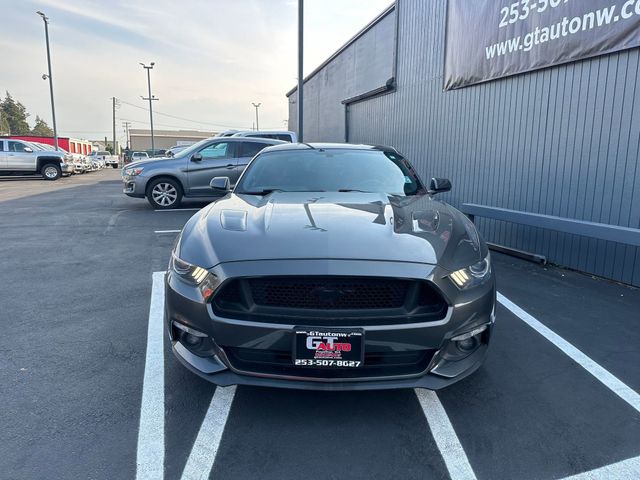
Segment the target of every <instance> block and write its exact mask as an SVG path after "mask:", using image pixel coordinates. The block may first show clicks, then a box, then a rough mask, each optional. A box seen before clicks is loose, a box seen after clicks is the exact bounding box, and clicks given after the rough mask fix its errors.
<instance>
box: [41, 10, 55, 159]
mask: <svg viewBox="0 0 640 480" xmlns="http://www.w3.org/2000/svg"><path fill="white" fill-rule="evenodd" d="M36 13H37V14H38V15H40V17H42V21H43V22H44V36H45V38H46V40H47V65H48V67H49V74H48V75H47V74H45V75H42V79H43V80H46V79H47V78H48V79H49V93H50V94H51V117H52V118H53V143H54V146H55V149H56V150H58V128H57V127H56V105H55V103H54V101H53V78H51V51H50V50H49V17H47V16H46V15H45V14H44V13H42V12H41V11H37V12H36Z"/></svg>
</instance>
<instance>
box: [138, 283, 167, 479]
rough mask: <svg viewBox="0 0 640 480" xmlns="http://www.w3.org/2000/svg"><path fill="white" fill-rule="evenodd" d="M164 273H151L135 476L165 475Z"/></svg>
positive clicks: (139, 477)
mask: <svg viewBox="0 0 640 480" xmlns="http://www.w3.org/2000/svg"><path fill="white" fill-rule="evenodd" d="M164 275H165V273H164V272H154V273H153V285H152V289H151V306H150V307H149V326H148V328H147V356H146V360H145V364H144V383H143V385H142V403H141V406H140V427H139V429H138V448H137V455H136V464H137V467H136V479H137V480H143V479H144V480H147V479H148V480H152V479H162V478H163V477H164V326H163V324H162V320H163V316H164V315H163V312H164V285H163V283H164Z"/></svg>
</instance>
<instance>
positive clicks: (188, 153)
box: [174, 138, 211, 158]
mask: <svg viewBox="0 0 640 480" xmlns="http://www.w3.org/2000/svg"><path fill="white" fill-rule="evenodd" d="M210 141H211V139H210V138H205V139H204V140H200V141H199V142H198V143H194V144H193V145H189V146H188V147H187V148H185V149H184V150H181V151H180V152H178V153H176V154H175V155H174V156H175V157H176V158H181V157H186V156H191V155H192V154H193V153H195V152H196V151H198V150H199V149H200V148H201V147H203V146H205V145H206V144H207V143H209V142H210Z"/></svg>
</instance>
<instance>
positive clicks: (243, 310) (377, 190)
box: [165, 144, 496, 390]
mask: <svg viewBox="0 0 640 480" xmlns="http://www.w3.org/2000/svg"><path fill="white" fill-rule="evenodd" d="M211 188H212V189H214V190H217V191H218V192H219V193H220V194H221V195H223V196H222V198H220V199H219V200H217V201H215V202H213V203H211V204H210V205H208V206H207V207H205V208H203V209H202V210H200V211H199V212H198V213H197V214H195V215H194V216H193V217H192V218H191V219H190V220H189V221H188V222H187V224H186V225H185V227H184V229H183V230H182V233H181V234H180V236H179V238H178V240H177V242H176V245H175V248H174V250H173V252H172V255H171V260H170V264H169V272H168V274H167V276H166V285H165V287H166V288H165V294H166V295H165V317H166V322H167V326H168V329H169V334H170V337H171V342H172V346H173V351H174V353H175V355H176V357H177V358H178V360H180V362H182V363H183V364H184V365H185V366H186V367H187V368H188V369H189V370H191V371H192V372H194V373H196V374H198V375H200V376H201V377H203V378H206V379H207V380H210V381H211V382H213V383H215V384H218V385H231V384H249V385H264V386H272V387H285V388H302V389H319V390H365V389H384V388H405V387H422V388H430V389H439V388H442V387H445V386H447V385H450V384H452V383H454V382H456V381H458V380H460V379H462V378H464V377H466V376H468V375H469V374H471V373H473V372H474V371H475V370H476V369H477V368H478V367H479V366H480V365H481V364H482V361H483V359H484V357H485V354H486V351H487V348H488V344H489V338H490V336H491V331H492V327H493V324H494V321H495V295H496V290H495V279H494V274H493V271H492V268H491V263H490V256H489V251H488V249H487V246H486V244H485V243H484V241H483V240H482V238H481V237H480V235H479V234H478V232H477V230H476V228H475V226H474V225H473V223H472V222H471V221H470V220H468V219H467V218H466V217H465V216H464V215H463V214H461V213H460V212H459V211H457V210H456V209H454V208H452V207H451V206H449V205H447V204H446V203H443V202H441V201H438V200H436V199H435V198H434V195H435V194H437V193H439V192H444V191H448V190H449V189H450V188H451V184H450V182H449V181H448V180H445V179H435V178H434V179H432V180H431V182H430V185H429V188H427V187H426V186H425V185H423V183H422V182H421V181H420V179H419V178H418V176H417V175H416V172H415V171H414V169H413V168H412V166H411V165H410V164H409V162H408V161H407V160H406V159H404V158H403V157H402V155H401V154H399V153H398V152H397V151H396V150H394V149H393V148H388V147H373V146H366V145H349V144H285V145H277V146H273V147H268V148H266V149H264V150H262V151H261V152H260V153H259V154H258V155H257V156H256V157H254V159H253V160H252V161H251V163H250V164H249V166H248V167H247V169H246V170H245V171H244V173H243V174H242V176H241V177H240V179H239V180H238V182H237V184H236V186H235V188H234V190H233V191H229V180H228V179H227V178H226V177H216V178H214V179H213V180H212V181H211Z"/></svg>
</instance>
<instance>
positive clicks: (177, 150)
mask: <svg viewBox="0 0 640 480" xmlns="http://www.w3.org/2000/svg"><path fill="white" fill-rule="evenodd" d="M190 146H191V145H175V146H173V147H171V148H170V149H169V150H167V151H166V152H165V155H166V156H167V157H175V156H176V154H177V153H180V152H181V151H183V150H184V149H185V148H188V147H190Z"/></svg>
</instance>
